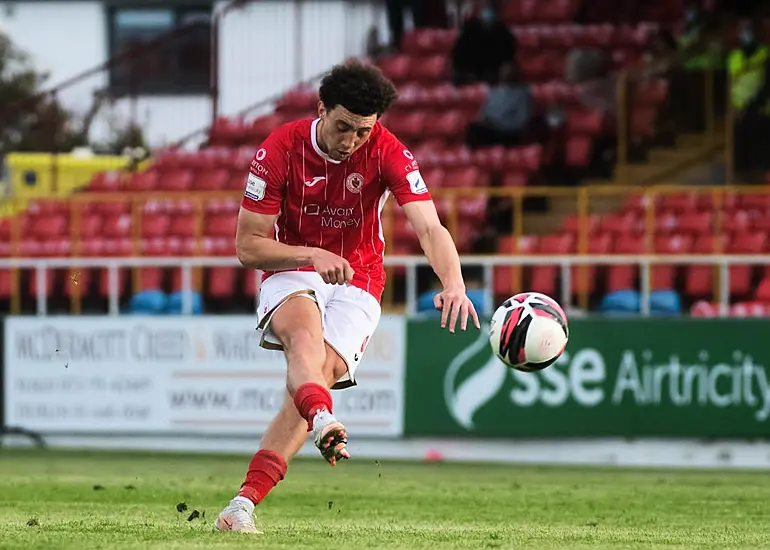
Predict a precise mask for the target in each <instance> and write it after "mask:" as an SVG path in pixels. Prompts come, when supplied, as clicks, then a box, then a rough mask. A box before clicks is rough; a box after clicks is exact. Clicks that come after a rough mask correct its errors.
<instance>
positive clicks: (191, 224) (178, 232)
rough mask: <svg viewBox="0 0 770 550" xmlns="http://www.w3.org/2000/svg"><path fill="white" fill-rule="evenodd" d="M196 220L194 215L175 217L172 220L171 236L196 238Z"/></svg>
mask: <svg viewBox="0 0 770 550" xmlns="http://www.w3.org/2000/svg"><path fill="white" fill-rule="evenodd" d="M195 223H196V219H195V216H193V215H186V216H174V217H173V218H172V219H171V224H170V227H169V235H171V236H173V237H186V238H191V237H194V236H195Z"/></svg>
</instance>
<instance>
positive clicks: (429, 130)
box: [424, 111, 466, 141]
mask: <svg viewBox="0 0 770 550" xmlns="http://www.w3.org/2000/svg"><path fill="white" fill-rule="evenodd" d="M465 125H466V121H465V117H464V116H463V114H462V112H461V111H446V112H444V113H440V114H439V115H437V116H435V117H433V118H432V119H431V121H430V124H426V125H425V127H424V135H425V137H427V138H431V137H440V138H445V139H447V140H448V141H458V140H462V139H463V138H464V133H465Z"/></svg>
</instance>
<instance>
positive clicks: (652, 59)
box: [642, 29, 677, 77]
mask: <svg viewBox="0 0 770 550" xmlns="http://www.w3.org/2000/svg"><path fill="white" fill-rule="evenodd" d="M676 53H677V43H676V39H675V38H674V36H673V35H672V34H671V33H670V32H669V31H668V30H666V29H659V30H658V32H656V33H655V34H654V35H653V37H652V39H651V40H650V43H649V44H648V45H647V48H646V49H645V52H644V55H643V57H642V60H643V62H644V66H643V68H642V74H643V76H644V77H652V76H661V75H664V74H665V73H667V72H668V71H669V70H670V69H671V68H672V66H674V65H675V64H676V61H677V55H676Z"/></svg>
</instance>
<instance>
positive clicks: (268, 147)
mask: <svg viewBox="0 0 770 550" xmlns="http://www.w3.org/2000/svg"><path fill="white" fill-rule="evenodd" d="M287 154H288V149H287V147H286V145H285V144H284V143H282V139H281V136H280V135H278V136H276V135H271V136H270V137H268V138H267V139H266V140H265V142H264V143H263V144H262V146H261V147H260V148H259V149H257V152H256V153H255V155H254V160H252V162H251V168H250V170H249V176H248V179H247V180H246V191H245V192H244V194H243V200H242V201H241V209H240V211H239V213H238V226H237V229H236V234H235V250H236V253H237V255H238V260H239V261H240V262H241V264H242V265H243V266H244V267H247V268H249V269H261V270H263V271H282V270H286V269H296V268H299V267H307V266H313V268H314V269H315V270H316V271H317V272H318V274H319V275H321V277H322V278H323V280H324V281H325V282H327V283H332V284H343V283H345V282H347V281H350V280H351V279H352V278H353V270H352V269H351V267H350V264H349V263H348V262H347V261H346V260H344V259H343V258H340V257H339V256H337V255H336V254H333V253H331V252H328V251H326V250H322V249H320V248H312V247H308V246H292V245H288V244H285V243H281V242H278V241H277V240H276V239H275V233H274V231H275V221H276V218H277V217H278V213H279V212H280V210H281V205H282V203H283V201H284V197H285V192H286V181H287V178H288V157H287Z"/></svg>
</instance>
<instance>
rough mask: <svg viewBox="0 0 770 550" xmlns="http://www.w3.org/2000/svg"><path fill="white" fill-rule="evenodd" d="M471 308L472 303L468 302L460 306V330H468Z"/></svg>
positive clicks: (465, 301)
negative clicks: (469, 310)
mask: <svg viewBox="0 0 770 550" xmlns="http://www.w3.org/2000/svg"><path fill="white" fill-rule="evenodd" d="M469 307H471V306H470V302H469V301H468V300H463V303H462V305H461V306H460V330H462V331H465V330H467V329H468V309H469Z"/></svg>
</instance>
